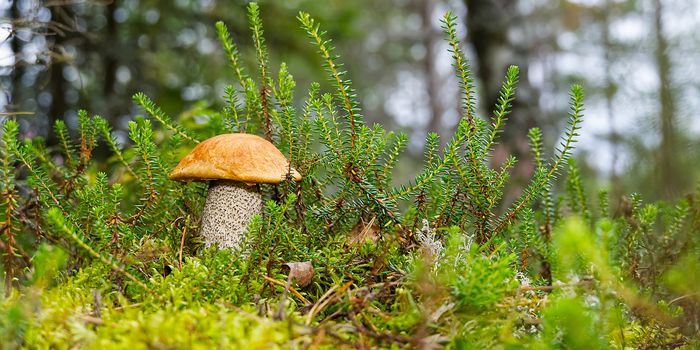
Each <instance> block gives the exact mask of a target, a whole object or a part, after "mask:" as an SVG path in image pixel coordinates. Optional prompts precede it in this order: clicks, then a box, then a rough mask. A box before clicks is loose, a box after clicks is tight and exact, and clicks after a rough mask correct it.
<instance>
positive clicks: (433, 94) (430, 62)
mask: <svg viewBox="0 0 700 350" xmlns="http://www.w3.org/2000/svg"><path fill="white" fill-rule="evenodd" d="M434 7H435V5H434V1H433V0H422V2H421V17H422V20H423V46H425V58H424V59H423V72H424V74H425V83H426V89H427V90H428V91H427V92H428V100H429V101H428V102H429V104H430V120H429V121H428V132H435V133H437V134H438V135H440V136H444V135H443V134H444V133H443V125H442V119H443V118H442V117H443V114H444V113H445V106H444V105H443V103H442V101H440V96H441V95H442V94H441V93H440V89H441V87H442V79H441V77H440V73H439V72H438V71H437V69H436V67H435V57H436V56H435V50H436V47H435V46H436V41H437V39H439V38H440V36H439V33H438V32H437V31H436V30H435V28H433V24H432V17H433V11H434ZM443 139H444V138H441V140H443ZM443 142H444V141H443Z"/></svg>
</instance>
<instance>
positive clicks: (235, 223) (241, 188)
mask: <svg viewBox="0 0 700 350" xmlns="http://www.w3.org/2000/svg"><path fill="white" fill-rule="evenodd" d="M262 210H263V203H262V195H261V194H260V190H259V189H258V186H257V185H253V186H249V185H246V184H244V183H242V182H238V181H227V180H218V181H211V182H210V183H209V193H208V195H207V200H206V202H205V203H204V211H203V212H202V226H201V235H202V236H203V237H204V239H205V241H206V245H207V246H210V245H212V244H214V245H218V246H219V248H222V249H223V248H238V247H240V243H241V242H242V241H243V238H244V236H245V233H246V228H247V227H248V224H249V223H250V220H251V219H252V218H253V215H255V214H262Z"/></svg>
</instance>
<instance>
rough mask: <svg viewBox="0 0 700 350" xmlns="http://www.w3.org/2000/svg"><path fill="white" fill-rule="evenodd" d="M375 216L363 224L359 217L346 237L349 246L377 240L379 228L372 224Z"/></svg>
mask: <svg viewBox="0 0 700 350" xmlns="http://www.w3.org/2000/svg"><path fill="white" fill-rule="evenodd" d="M374 220H375V218H372V220H370V221H369V222H368V223H366V224H365V222H364V220H362V219H360V220H359V221H358V222H357V224H355V226H353V227H352V229H351V230H350V233H349V237H348V244H350V246H354V245H358V244H364V243H365V242H368V241H369V242H372V243H374V242H376V241H377V240H379V231H381V229H380V228H379V226H378V225H375V224H374Z"/></svg>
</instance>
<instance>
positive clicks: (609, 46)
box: [600, 0, 624, 208]
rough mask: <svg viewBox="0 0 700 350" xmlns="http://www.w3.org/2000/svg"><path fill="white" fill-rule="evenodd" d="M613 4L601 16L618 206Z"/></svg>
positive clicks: (619, 139) (613, 181) (612, 178)
mask: <svg viewBox="0 0 700 350" xmlns="http://www.w3.org/2000/svg"><path fill="white" fill-rule="evenodd" d="M612 9H613V6H612V4H611V2H610V0H607V1H606V2H605V6H603V8H602V11H600V18H601V26H602V28H601V32H602V39H603V50H604V58H603V59H604V62H605V63H604V66H605V69H604V70H605V87H604V89H603V93H604V94H605V109H606V112H607V114H608V123H609V124H610V133H609V135H608V141H609V142H610V146H611V148H612V150H611V152H612V157H611V160H610V177H609V181H610V197H611V198H612V200H613V206H614V207H615V208H616V207H617V205H618V203H619V201H620V199H621V198H622V195H623V192H624V191H623V189H622V181H621V179H620V176H619V175H618V173H617V163H618V157H619V153H620V143H621V142H622V137H621V135H620V134H619V133H618V132H617V130H616V128H615V112H614V106H615V104H614V99H615V94H616V93H617V86H616V84H615V81H614V79H613V75H612V64H613V57H612V56H613V50H614V48H613V43H612V40H611V38H610V16H611V13H610V11H612Z"/></svg>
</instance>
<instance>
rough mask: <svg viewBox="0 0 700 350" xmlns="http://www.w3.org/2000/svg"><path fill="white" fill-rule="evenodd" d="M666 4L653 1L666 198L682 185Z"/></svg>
mask: <svg viewBox="0 0 700 350" xmlns="http://www.w3.org/2000/svg"><path fill="white" fill-rule="evenodd" d="M663 30H664V22H663V5H662V3H661V0H654V31H655V34H656V64H657V67H658V69H659V82H660V87H659V95H660V102H661V106H660V111H659V116H660V118H661V145H660V147H659V151H658V164H659V168H658V169H659V171H658V173H657V174H658V175H659V178H658V186H659V190H660V191H661V193H660V194H661V196H662V197H663V198H666V199H670V198H673V197H674V196H676V195H678V194H679V192H680V191H681V189H682V188H683V183H682V179H681V178H680V177H679V175H681V174H680V169H679V168H678V158H679V157H680V155H679V153H678V147H677V146H678V145H677V134H676V130H675V127H676V126H675V123H676V122H675V113H676V110H675V109H676V108H675V104H674V101H673V96H672V91H671V90H672V86H671V84H672V82H671V59H670V57H669V54H668V40H667V38H666V36H665V35H664V33H663Z"/></svg>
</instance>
